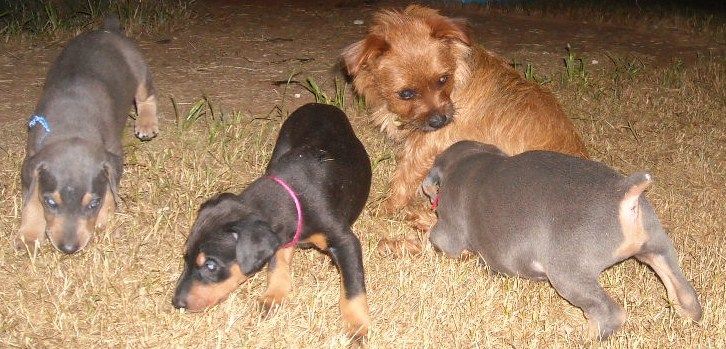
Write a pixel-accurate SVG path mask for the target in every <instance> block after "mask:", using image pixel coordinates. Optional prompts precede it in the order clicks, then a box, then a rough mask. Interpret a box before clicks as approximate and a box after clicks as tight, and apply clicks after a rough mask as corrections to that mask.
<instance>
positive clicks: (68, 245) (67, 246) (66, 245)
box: [58, 241, 81, 254]
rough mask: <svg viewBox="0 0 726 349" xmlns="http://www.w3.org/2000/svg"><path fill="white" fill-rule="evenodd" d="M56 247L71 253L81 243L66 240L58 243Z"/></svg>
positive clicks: (79, 247)
mask: <svg viewBox="0 0 726 349" xmlns="http://www.w3.org/2000/svg"><path fill="white" fill-rule="evenodd" d="M58 249H59V250H60V251H61V252H63V253H65V254H73V253H76V252H78V250H80V249H81V245H80V244H78V242H77V241H66V242H63V243H61V244H60V245H58Z"/></svg>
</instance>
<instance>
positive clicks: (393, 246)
mask: <svg viewBox="0 0 726 349" xmlns="http://www.w3.org/2000/svg"><path fill="white" fill-rule="evenodd" d="M422 250H423V244H422V243H421V241H420V240H419V239H416V238H403V239H381V241H379V242H378V246H377V247H376V251H378V254H380V255H382V256H393V257H394V258H401V257H403V256H405V255H407V254H408V255H412V256H415V255H418V254H420V253H421V251H422Z"/></svg>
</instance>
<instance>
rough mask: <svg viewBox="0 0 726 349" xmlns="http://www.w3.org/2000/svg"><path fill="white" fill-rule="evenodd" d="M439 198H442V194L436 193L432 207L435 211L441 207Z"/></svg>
mask: <svg viewBox="0 0 726 349" xmlns="http://www.w3.org/2000/svg"><path fill="white" fill-rule="evenodd" d="M439 198H441V196H440V195H439V194H436V197H435V198H434V201H432V202H431V209H432V210H434V211H436V209H437V208H439Z"/></svg>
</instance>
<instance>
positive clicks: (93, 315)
mask: <svg viewBox="0 0 726 349" xmlns="http://www.w3.org/2000/svg"><path fill="white" fill-rule="evenodd" d="M434 4H435V5H436V6H437V7H440V8H442V10H443V12H444V13H445V14H447V15H451V16H458V17H465V18H468V20H469V22H470V25H471V27H472V30H473V36H474V40H475V41H476V42H478V43H480V44H482V45H484V46H486V47H487V48H489V49H490V50H492V51H495V52H498V53H500V54H501V55H503V56H505V57H508V58H510V59H512V60H513V61H514V62H517V63H518V64H525V63H532V64H533V66H534V67H535V71H536V73H537V74H539V75H540V76H549V77H551V78H552V80H553V82H552V83H549V84H546V85H545V86H546V87H547V88H549V89H551V90H552V91H553V92H554V93H555V95H556V96H557V98H558V100H559V101H560V102H561V103H562V106H563V109H564V110H565V111H566V113H567V114H568V115H569V116H570V117H571V118H572V119H573V123H574V124H575V127H576V128H577V130H578V131H579V132H580V134H581V135H582V138H583V140H584V141H585V143H586V145H587V147H588V150H589V151H590V153H591V155H592V157H593V158H594V159H596V160H598V161H602V162H605V163H607V164H608V165H610V166H612V167H614V168H616V169H617V170H619V171H621V172H623V173H632V172H635V171H638V170H642V169H649V170H651V171H652V173H653V174H654V176H655V178H656V182H655V184H654V185H653V186H652V188H651V189H649V192H648V198H649V200H650V201H651V202H652V203H653V206H654V207H655V208H656V211H657V212H658V213H659V217H660V219H661V220H662V222H663V224H664V226H665V227H666V228H667V230H668V232H669V236H670V237H671V239H672V240H673V241H674V244H675V246H676V249H677V251H678V255H679V262H680V263H681V265H682V267H683V270H684V273H685V274H686V276H687V278H688V279H689V280H690V281H691V282H692V283H693V285H694V287H695V289H696V290H697V291H698V293H699V297H700V299H701V302H702V305H703V308H704V317H703V319H702V320H701V322H700V323H693V322H692V321H690V320H689V319H687V318H685V317H683V316H680V315H678V313H677V312H676V311H675V308H674V306H673V304H671V303H669V301H668V300H667V298H666V292H665V288H664V286H663V284H662V283H661V282H660V281H659V279H658V278H657V277H656V276H654V274H653V272H652V271H651V270H649V269H648V268H646V267H645V266H643V265H640V264H638V263H637V262H635V261H633V260H630V261H627V262H625V263H622V264H620V265H618V266H616V267H614V268H611V269H610V270H608V271H607V272H606V273H604V274H603V275H602V276H601V279H600V281H601V283H602V284H603V286H604V287H605V289H606V290H607V291H608V292H609V293H610V294H611V295H612V296H613V298H614V299H616V301H617V302H618V303H619V304H623V306H624V307H625V309H626V310H627V311H628V320H627V321H626V323H625V326H624V327H623V329H622V330H621V331H620V332H618V333H617V334H616V335H614V336H613V338H612V339H611V340H609V341H608V342H605V343H602V344H601V343H598V342H591V341H590V340H589V339H588V338H587V337H586V332H587V329H586V324H587V322H586V319H585V318H584V316H583V314H582V312H581V311H580V310H579V309H577V308H574V307H572V306H571V305H570V304H568V303H567V302H566V301H564V300H563V299H562V298H561V297H559V296H558V295H557V294H556V292H555V291H554V290H553V289H552V287H550V286H549V285H548V284H547V283H538V282H530V281H526V280H523V279H519V278H506V277H500V276H495V275H492V274H490V273H489V272H488V270H487V269H486V268H482V267H481V266H480V265H477V264H476V261H475V260H465V261H461V260H453V259H448V258H445V257H443V256H441V254H439V253H437V252H435V251H433V249H432V248H430V246H429V247H426V249H425V250H424V251H423V252H422V253H421V254H420V255H416V256H410V255H405V256H403V257H400V258H392V257H391V256H385V255H379V254H377V253H376V252H375V247H376V245H377V243H378V241H379V240H380V239H381V238H382V237H385V236H393V237H400V236H405V235H410V234H412V233H413V231H412V230H411V228H410V227H409V226H408V225H406V224H405V223H404V222H402V220H401V217H386V216H383V215H378V214H377V208H378V204H379V203H380V201H381V200H382V198H384V197H385V195H386V193H387V179H388V178H389V176H390V175H391V173H392V171H393V169H394V167H395V161H394V160H393V159H392V156H391V154H392V153H393V149H394V145H392V144H391V143H390V142H388V141H386V140H385V139H384V137H383V135H381V134H380V133H379V132H378V131H377V130H376V129H375V128H374V127H371V126H370V125H369V124H368V122H367V118H366V115H365V114H364V113H357V112H356V108H355V106H354V104H353V103H351V102H350V101H351V100H350V99H349V100H348V103H349V104H348V105H349V108H348V109H350V110H348V111H349V115H350V116H351V120H352V123H353V126H354V128H355V130H356V132H357V134H358V135H359V137H360V138H361V139H362V140H363V143H364V144H365V146H366V148H367V150H368V152H369V154H370V155H371V159H372V161H373V165H374V166H373V173H374V175H373V177H374V178H373V182H374V183H373V188H372V192H371V197H370V199H369V202H368V205H367V207H366V209H365V210H364V212H363V214H362V216H361V217H360V218H359V220H358V222H357V223H356V225H355V226H354V231H355V232H356V233H357V234H358V236H359V237H360V239H361V241H362V245H363V254H364V257H363V258H364V265H365V268H366V281H367V285H368V295H369V303H370V308H371V317H372V328H371V336H370V339H369V342H368V344H369V346H370V347H372V348H388V347H396V348H442V347H483V348H490V347H491V348H494V347H496V348H500V347H515V348H523V347H529V348H542V347H562V348H569V347H600V346H602V347H616V348H620V347H628V348H652V347H675V348H679V347H721V346H723V343H726V331H725V330H724V329H726V286H725V285H726V281H725V280H726V279H725V278H724V276H723V275H726V259H725V258H724V255H726V236H724V234H723V233H724V227H725V223H724V222H725V221H724V220H725V218H724V217H726V206H724V204H723V202H725V201H726V188H724V181H725V179H726V91H725V90H726V61H725V60H724V54H725V52H726V43H723V42H715V41H713V39H711V38H709V36H707V35H700V34H689V33H687V32H685V31H683V30H679V29H674V28H647V27H645V26H641V25H639V26H637V28H636V26H616V25H604V24H603V25H601V24H595V23H593V22H591V21H590V23H588V21H586V19H585V18H583V19H582V20H577V21H575V20H566V19H562V18H560V19H554V18H552V17H546V18H536V17H528V16H524V15H514V14H502V13H499V12H492V11H487V10H485V9H482V8H476V7H461V6H452V5H447V6H443V7H442V5H441V2H438V1H437V2H435V3H434ZM391 5H392V6H396V7H402V6H403V4H401V3H395V2H389V1H379V2H373V4H365V2H361V1H342V0H341V1H338V2H332V3H331V2H323V1H319V2H281V1H247V2H239V1H231V0H230V1H200V2H198V3H197V4H196V5H195V8H194V14H193V16H192V17H191V19H190V20H188V22H186V23H184V22H181V21H180V22H181V23H175V25H174V27H173V30H161V31H158V32H154V33H137V34H135V35H133V37H134V39H136V40H137V41H138V43H139V45H140V47H141V50H142V51H143V53H144V55H145V56H146V58H147V60H148V62H149V65H150V66H151V68H152V71H153V75H154V79H155V84H156V88H157V92H158V93H157V96H158V99H159V111H160V115H161V117H162V126H161V134H160V136H159V137H158V138H156V139H154V140H153V141H150V142H143V143H142V142H140V141H138V140H136V139H134V138H133V137H132V136H131V135H130V132H125V134H124V151H125V163H124V166H125V167H124V177H123V179H122V182H121V187H120V190H119V192H120V193H121V194H120V195H121V198H122V205H121V207H120V209H119V210H118V211H117V212H116V214H115V215H114V217H113V219H112V220H111V222H110V223H109V227H108V228H107V229H106V230H104V231H102V232H100V231H99V232H97V233H96V236H95V237H94V240H93V242H92V243H91V245H89V247H87V248H86V249H85V250H84V251H83V252H82V253H79V254H77V255H72V256H65V255H62V254H60V253H58V252H56V251H54V250H53V249H52V248H51V247H50V246H48V245H47V244H46V245H45V246H44V247H43V249H42V250H41V251H40V252H39V253H38V255H37V256H28V254H26V253H25V252H24V251H16V250H14V249H13V248H12V247H11V241H12V238H13V237H14V235H15V233H16V231H17V229H18V226H19V211H20V207H21V194H20V183H19V182H20V180H19V174H18V172H19V171H18V169H19V168H20V163H21V161H22V157H23V155H24V154H23V149H24V142H25V137H26V132H25V128H26V125H25V122H26V120H27V117H28V116H29V115H30V114H31V113H32V111H33V107H34V105H35V103H36V101H37V98H38V96H39V94H40V90H41V88H42V84H43V80H44V76H45V73H46V71H47V69H48V67H49V65H50V63H51V62H52V60H53V59H54V57H55V56H56V55H57V54H58V52H59V51H60V50H61V48H62V47H63V44H64V43H65V42H66V40H67V38H59V39H55V40H50V39H37V40H28V39H25V40H15V39H12V40H10V41H8V42H4V43H0V163H2V165H0V231H1V232H2V233H0V280H2V282H0V347H69V346H76V347H227V346H230V347H257V348H301V347H310V348H320V347H326V348H337V347H344V346H346V345H348V344H349V343H348V342H347V340H346V339H345V338H344V336H343V335H342V334H341V333H342V325H341V321H342V320H341V317H340V312H339V309H338V295H339V286H340V283H339V279H338V273H337V270H336V269H335V267H334V266H332V265H331V263H330V259H329V258H327V257H325V256H323V255H322V254H320V253H317V252H315V251H298V252H296V255H295V259H294V268H293V274H292V275H293V277H292V278H293V281H292V282H293V291H292V293H291V295H290V297H289V301H288V302H286V303H285V304H283V306H282V308H281V310H280V311H279V312H277V313H273V314H265V313H262V312H261V311H260V309H259V308H258V304H257V296H258V295H259V294H260V293H261V292H262V290H263V289H264V283H265V279H266V276H265V273H264V272H262V273H259V274H258V276H255V277H253V278H251V279H250V281H249V282H247V283H246V284H244V285H243V286H241V287H240V288H239V289H238V290H237V291H235V292H234V293H233V294H232V295H231V296H230V297H229V299H228V300H227V301H226V302H223V303H222V304H220V305H219V306H217V307H214V308H213V309H210V310H209V311H207V312H204V313H202V314H194V315H192V314H188V313H184V312H182V311H179V310H175V309H173V308H172V306H171V297H172V294H173V290H174V286H175V282H176V279H177V277H178V276H179V274H180V272H181V269H182V265H181V264H182V263H181V255H182V252H181V249H182V246H183V244H184V241H185V238H186V235H187V234H188V232H189V229H190V226H191V224H192V222H193V219H194V212H195V210H196V209H197V208H198V207H199V204H201V203H202V202H203V201H204V200H205V199H207V198H209V197H210V196H212V195H214V194H216V193H219V192H221V191H234V192H239V191H240V190H242V188H244V186H245V184H246V183H249V182H250V181H252V180H253V179H254V178H256V177H257V176H258V175H259V174H260V173H262V171H263V170H264V166H265V164H266V163H267V161H268V159H269V155H270V152H271V150H272V146H273V143H274V138H275V135H276V132H277V130H278V129H279V125H280V121H281V119H280V118H277V116H280V114H282V115H284V114H285V111H291V110H293V109H294V108H295V107H297V106H299V105H302V104H303V103H307V102H311V101H313V97H312V95H311V94H310V93H309V92H308V91H306V90H305V89H304V88H302V87H301V86H299V85H296V84H292V85H290V86H288V87H285V86H284V85H280V84H279V83H277V82H279V81H285V80H287V79H289V78H290V77H291V76H292V77H293V78H292V79H293V80H296V81H304V80H305V79H306V78H307V77H311V78H313V79H315V81H317V82H319V83H321V84H323V85H324V87H325V89H326V91H328V92H331V91H332V81H333V79H334V78H336V77H337V78H339V79H341V78H342V75H341V73H340V66H339V63H338V57H339V54H340V52H341V51H342V49H343V48H344V47H345V46H347V45H348V44H350V43H352V42H354V41H356V40H359V39H360V38H362V37H363V35H364V33H365V32H366V28H367V26H368V25H369V23H370V17H371V15H372V13H373V12H375V11H376V10H378V9H379V8H380V7H386V6H391ZM356 20H362V21H363V24H362V25H361V24H355V23H354V21H356ZM567 44H570V45H571V47H572V49H573V52H575V53H576V55H577V56H578V57H582V59H583V62H584V63H585V66H586V70H587V72H588V77H587V78H583V79H582V80H581V81H576V82H572V83H568V84H560V83H559V82H558V81H559V77H560V76H561V74H562V72H563V57H564V56H565V55H566V51H565V47H566V46H567ZM610 57H614V58H616V59H620V60H619V61H618V63H617V64H614V63H613V62H612V61H611V58H610ZM628 62H635V63H633V64H632V65H628ZM679 62H683V63H679ZM202 96H207V97H208V98H209V100H210V101H211V102H212V104H213V105H214V108H215V109H216V110H220V108H221V110H223V111H225V112H226V114H225V115H227V116H229V117H230V119H229V120H227V121H226V122H218V123H215V121H213V120H211V121H210V120H208V119H204V120H202V121H200V122H197V123H193V124H191V125H189V126H188V127H187V126H180V125H179V124H178V123H176V122H175V109H174V107H173V103H172V100H173V101H174V102H175V103H176V104H177V106H178V110H179V111H180V114H181V115H182V117H183V116H184V115H187V114H188V111H189V109H190V108H191V107H192V105H194V104H195V103H196V102H197V101H199V100H200V98H202ZM349 97H350V96H349ZM234 118H236V119H234ZM719 343H720V344H719Z"/></svg>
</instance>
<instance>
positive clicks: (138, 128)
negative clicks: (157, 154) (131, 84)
mask: <svg viewBox="0 0 726 349" xmlns="http://www.w3.org/2000/svg"><path fill="white" fill-rule="evenodd" d="M145 91H146V89H144V92H145ZM136 114H137V115H138V116H137V118H136V122H135V124H134V133H135V134H136V137H138V138H139V139H142V140H149V139H152V138H154V137H156V135H157V134H158V133H159V118H158V117H157V115H156V96H154V95H151V96H148V97H146V98H143V96H139V93H137V96H136Z"/></svg>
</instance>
